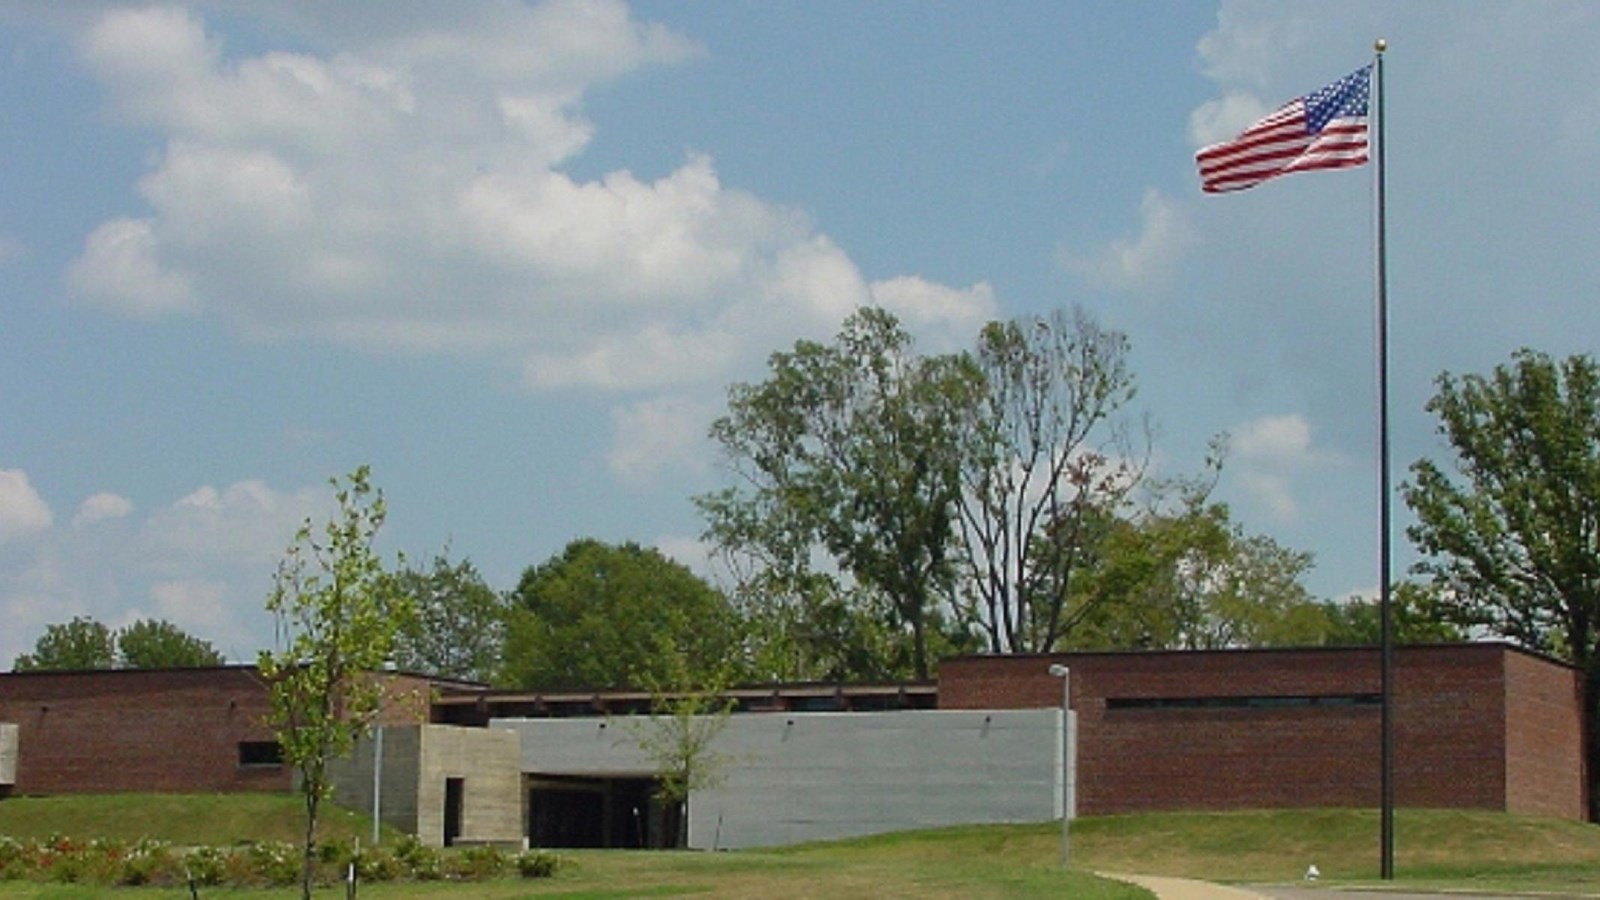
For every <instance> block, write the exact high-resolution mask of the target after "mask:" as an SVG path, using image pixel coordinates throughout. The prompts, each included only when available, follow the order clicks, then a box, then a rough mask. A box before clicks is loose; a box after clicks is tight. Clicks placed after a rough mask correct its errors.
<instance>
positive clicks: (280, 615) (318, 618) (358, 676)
mask: <svg viewBox="0 0 1600 900" xmlns="http://www.w3.org/2000/svg"><path fill="white" fill-rule="evenodd" d="M331 484H332V486H333V488H334V492H335V498H336V499H337V501H338V504H339V514H338V515H337V517H335V518H333V519H331V520H330V521H329V522H328V523H327V524H326V525H325V526H324V527H323V528H322V529H321V530H320V532H319V530H318V529H315V528H314V527H313V525H312V522H311V520H309V519H307V520H306V522H305V524H304V525H302V526H301V527H300V529H299V531H298V532H297V533H296V534H295V538H294V542H293V543H292V544H290V545H289V548H288V550H287V551H286V552H285V555H284V558H283V560H282V561H281V562H280V563H279V565H278V572H277V577H276V581H275V583H274V586H273V590H272V593H271V594H270V595H269V596H268V598H267V603H266V607H267V610H268V611H269V612H271V613H272V614H273V616H274V617H275V619H276V621H277V631H278V650H277V651H276V652H263V653H262V654H261V656H260V668H261V674H262V676H263V677H264V678H265V679H266V682H267V684H268V686H269V689H270V693H271V700H272V709H271V712H270V713H269V716H268V721H269V724H270V725H271V727H272V729H273V731H274V732H275V733H276V734H277V738H278V743H279V744H280V745H281V746H282V748H283V758H284V760H285V761H286V762H288V763H289V764H290V765H292V766H294V767H295V769H296V771H297V772H298V773H299V776H300V781H299V789H300V793H301V796H302V797H303V799H304V801H305V810H306V830H305V842H304V847H303V852H304V856H303V863H302V868H301V896H302V897H303V898H306V900H309V898H310V897H311V879H312V876H313V874H314V866H315V863H316V845H317V816H318V813H319V810H320V807H321V804H322V801H323V800H325V799H327V797H328V796H329V794H330V792H331V788H332V785H331V783H330V782H329V779H328V771H327V767H328V762H329V761H330V760H332V759H336V758H338V757H340V756H343V755H345V754H347V753H349V752H350V750H351V749H352V748H353V747H354V745H355V742H356V739H357V738H358V737H361V736H363V735H365V734H367V733H369V732H370V731H371V729H372V725H373V723H374V721H375V720H376V719H377V717H378V715H379V713H380V712H381V710H382V704H383V698H384V685H383V681H382V679H381V678H379V677H375V675H374V673H377V672H379V671H380V670H381V669H382V668H383V667H384V664H385V663H386V662H388V661H389V659H390V657H391V654H392V653H393V650H394V644H395V638H396V635H397V634H398V633H399V631H400V630H401V628H402V627H404V625H405V623H406V622H407V621H408V620H409V619H410V618H411V615H412V611H411V607H410V603H409V601H408V599H407V598H406V597H404V596H403V595H400V594H397V593H395V592H394V590H393V585H394V581H393V579H392V578H390V577H389V576H387V575H386V573H385V572H384V568H383V564H382V562H381V561H380V560H379V558H378V555H377V553H376V551H374V549H373V540H374V539H375V538H376V536H377V534H378V531H379V529H380V528H382V527H383V522H384V518H385V516H386V507H385V504H384V500H383V494H382V492H381V491H378V490H377V489H375V488H373V487H372V484H371V481H370V472H369V469H368V468H367V467H366V466H362V467H360V468H358V469H356V470H355V472H353V473H351V474H350V475H349V476H348V477H347V478H346V479H344V482H343V483H342V484H341V483H340V480H339V479H334V480H333V481H332V482H331Z"/></svg>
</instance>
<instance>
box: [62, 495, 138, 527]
mask: <svg viewBox="0 0 1600 900" xmlns="http://www.w3.org/2000/svg"><path fill="white" fill-rule="evenodd" d="M132 512H133V501H132V500H129V499H128V498H127V497H124V496H122V495H121V494H112V493H99V494H95V495H93V496H91V497H89V498H88V499H87V500H85V501H83V503H81V504H79V506H78V512H77V514H76V515H74V516H73V517H72V527H74V528H82V527H85V526H87V525H93V524H94V523H96V522H104V521H107V520H110V519H123V518H127V517H128V515H129V514H131V513H132Z"/></svg>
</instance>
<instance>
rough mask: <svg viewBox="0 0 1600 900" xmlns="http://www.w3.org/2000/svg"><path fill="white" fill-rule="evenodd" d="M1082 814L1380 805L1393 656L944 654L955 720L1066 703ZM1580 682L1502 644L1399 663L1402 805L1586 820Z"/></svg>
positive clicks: (946, 701) (942, 700) (1432, 650)
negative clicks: (1384, 715) (980, 712)
mask: <svg viewBox="0 0 1600 900" xmlns="http://www.w3.org/2000/svg"><path fill="white" fill-rule="evenodd" d="M1053 662H1063V663H1066V664H1067V665H1068V666H1069V667H1070V669H1071V676H1070V681H1071V691H1072V708H1073V710H1074V711H1075V712H1076V713H1077V717H1078V770H1077V784H1078V811H1079V812H1080V814H1083V815H1103V814H1108V813H1121V812H1135V811H1142V810H1163V809H1243V808H1252V807H1254V808H1267V807H1291V808H1292V807H1321V806H1346V807H1351V806H1377V805H1378V800H1379V791H1380V779H1381V772H1380V760H1381V756H1380V747H1379V740H1380V729H1381V719H1380V716H1381V707H1380V702H1379V701H1380V691H1381V669H1380V664H1381V660H1380V657H1379V655H1378V652H1377V651H1376V650H1372V649H1369V648H1329V649H1301V650H1224V651H1185V652H1154V653H1084V654H1072V655H1068V656H1052V657H1043V656H984V657H963V658H960V659H954V660H947V661H945V662H944V663H943V664H942V665H941V666H940V669H939V706H940V707H941V708H944V709H998V708H1016V707H1022V708H1026V707H1038V706H1046V705H1050V704H1057V705H1059V704H1060V702H1061V682H1060V679H1058V678H1054V677H1052V676H1051V675H1050V674H1049V672H1048V668H1049V665H1050V664H1051V663H1053ZM1582 686H1583V685H1582V679H1581V677H1580V676H1579V673H1578V672H1576V671H1575V670H1573V669H1572V668H1570V667H1568V666H1565V665H1561V664H1559V663H1555V662H1553V661H1551V660H1548V659H1546V658H1544V657H1540V656H1536V655H1534V654H1530V653H1527V652H1524V651H1521V650H1518V649H1516V648H1514V647H1511V646H1509V645H1506V644H1500V643H1477V644H1449V645H1437V646H1414V647H1404V648H1400V649H1398V650H1397V651H1396V653H1395V671H1394V698H1393V699H1394V707H1393V711H1392V712H1393V716H1394V728H1395V802H1396V803H1397V804H1398V805H1400V806H1420V807H1446V808H1462V809H1492V810H1504V811H1507V812H1517V813H1530V814H1537V815H1547V816H1557V817H1561V818H1568V819H1580V818H1582V817H1583V815H1584V784H1585V774H1584V756H1583V716H1582V713H1581V709H1582V706H1581V697H1582Z"/></svg>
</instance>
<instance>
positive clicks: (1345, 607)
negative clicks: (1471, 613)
mask: <svg viewBox="0 0 1600 900" xmlns="http://www.w3.org/2000/svg"><path fill="white" fill-rule="evenodd" d="M1440 599H1441V594H1440V590H1439V588H1438V586H1437V585H1435V584H1434V583H1433V582H1431V581H1402V582H1399V583H1398V584H1396V585H1394V590H1393V591H1392V592H1391V594H1390V597H1389V627H1390V632H1391V637H1393V639H1394V641H1395V643H1397V644H1437V643H1449V642H1451V641H1464V640H1466V639H1467V632H1465V631H1464V630H1462V628H1461V627H1460V626H1459V625H1457V624H1455V623H1454V622H1452V621H1450V619H1449V618H1448V617H1447V616H1445V615H1441V614H1440V612H1439V604H1440ZM1320 605H1321V606H1322V611H1323V616H1324V617H1325V618H1326V619H1327V622H1328V625H1327V634H1326V636H1325V640H1324V641H1323V643H1325V644H1331V645H1341V646H1349V647H1365V646H1372V645H1375V644H1377V643H1378V642H1379V641H1381V640H1382V639H1383V610H1382V609H1381V608H1380V607H1379V606H1378V600H1377V599H1376V598H1369V597H1355V598H1351V599H1348V600H1338V601H1327V602H1324V603H1322V604H1320Z"/></svg>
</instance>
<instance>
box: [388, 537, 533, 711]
mask: <svg viewBox="0 0 1600 900" xmlns="http://www.w3.org/2000/svg"><path fill="white" fill-rule="evenodd" d="M394 582H395V583H394V590H395V591H396V592H398V593H399V594H401V595H402V596H405V597H407V598H409V599H410V602H411V605H412V607H413V608H414V609H415V610H416V616H415V617H414V618H413V619H412V620H411V621H410V622H408V623H407V624H406V626H405V627H404V628H402V629H401V630H400V633H399V635H397V639H396V641H395V649H394V662H395V664H396V665H397V666H399V667H400V668H402V669H406V670H410V671H417V672H425V673H427V674H430V675H443V676H448V677H451V678H464V679H468V680H471V681H488V680H490V679H491V678H493V677H494V675H495V672H496V670H497V669H498V667H499V665H500V656H501V652H502V650H503V649H504V646H505V630H506V615H507V613H508V612H509V607H508V605H507V602H506V599H505V598H504V597H502V596H501V595H500V594H499V593H498V592H496V591H495V590H494V589H493V588H491V587H489V585H488V584H487V583H486V582H485V581H484V580H483V576H482V575H481V574H479V572H478V569H477V567H476V566H474V565H473V564H472V561H471V560H468V559H462V560H461V561H459V562H451V560H450V556H449V549H448V548H446V549H445V550H444V551H443V552H441V553H439V554H438V555H436V556H434V558H433V560H432V561H431V562H430V563H429V564H428V565H427V566H425V567H424V566H406V567H404V568H402V569H400V571H398V572H396V573H395V574H394Z"/></svg>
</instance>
